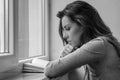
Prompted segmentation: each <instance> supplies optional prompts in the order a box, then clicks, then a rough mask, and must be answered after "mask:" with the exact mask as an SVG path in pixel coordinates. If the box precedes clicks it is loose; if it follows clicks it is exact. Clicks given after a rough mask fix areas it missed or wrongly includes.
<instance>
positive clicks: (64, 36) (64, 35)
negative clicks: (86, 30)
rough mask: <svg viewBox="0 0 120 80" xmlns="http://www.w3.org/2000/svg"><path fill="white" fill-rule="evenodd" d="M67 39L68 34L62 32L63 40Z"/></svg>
mask: <svg viewBox="0 0 120 80" xmlns="http://www.w3.org/2000/svg"><path fill="white" fill-rule="evenodd" d="M68 37H69V36H68V33H67V32H66V31H64V32H63V38H64V39H66V40H67V39H68Z"/></svg>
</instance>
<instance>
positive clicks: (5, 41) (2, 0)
mask: <svg viewBox="0 0 120 80" xmlns="http://www.w3.org/2000/svg"><path fill="white" fill-rule="evenodd" d="M11 7H12V2H9V0H0V54H3V53H12V50H11V49H12V48H13V44H12V41H13V34H12V33H13V31H12V30H13V28H12V27H13V23H12V22H13V16H12V15H11V14H12V11H13V10H12V8H11Z"/></svg>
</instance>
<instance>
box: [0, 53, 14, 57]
mask: <svg viewBox="0 0 120 80" xmlns="http://www.w3.org/2000/svg"><path fill="white" fill-rule="evenodd" d="M12 55H13V54H11V53H3V54H0V57H6V56H12Z"/></svg>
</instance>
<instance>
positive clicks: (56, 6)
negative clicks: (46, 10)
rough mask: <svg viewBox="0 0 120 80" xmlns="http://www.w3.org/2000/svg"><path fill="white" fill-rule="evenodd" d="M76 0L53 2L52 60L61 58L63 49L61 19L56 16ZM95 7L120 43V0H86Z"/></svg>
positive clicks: (52, 0)
mask: <svg viewBox="0 0 120 80" xmlns="http://www.w3.org/2000/svg"><path fill="white" fill-rule="evenodd" d="M72 1H75V0H51V3H50V5H51V10H50V11H51V12H50V37H51V39H50V55H51V56H50V59H51V60H54V59H56V58H58V57H59V56H60V53H61V50H62V48H63V46H62V41H61V39H60V37H59V34H58V26H59V19H58V18H57V17H56V14H57V12H58V11H59V10H62V9H63V8H64V7H65V5H66V4H68V3H69V2H72ZM84 1H87V2H89V3H90V4H91V5H93V6H94V7H95V8H96V9H97V10H98V12H99V14H100V15H101V17H102V19H103V20H104V22H105V23H106V24H107V25H108V26H109V27H110V29H111V30H112V32H113V34H114V35H115V36H116V37H117V38H118V39H119V41H120V35H119V34H120V22H119V21H120V16H119V14H120V9H119V8H120V0H84Z"/></svg>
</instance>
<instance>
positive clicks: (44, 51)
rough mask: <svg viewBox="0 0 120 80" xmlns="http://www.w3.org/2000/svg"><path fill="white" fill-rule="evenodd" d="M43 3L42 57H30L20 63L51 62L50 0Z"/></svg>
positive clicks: (44, 0)
mask: <svg viewBox="0 0 120 80" xmlns="http://www.w3.org/2000/svg"><path fill="white" fill-rule="evenodd" d="M42 1H43V4H44V5H43V7H44V9H43V13H42V18H43V22H42V25H43V27H42V33H43V34H42V41H43V42H42V43H43V44H42V55H38V56H34V57H28V58H26V59H20V60H19V63H24V62H29V61H31V60H32V59H34V58H40V59H44V60H49V28H48V25H49V21H48V20H49V5H48V4H49V0H42Z"/></svg>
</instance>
